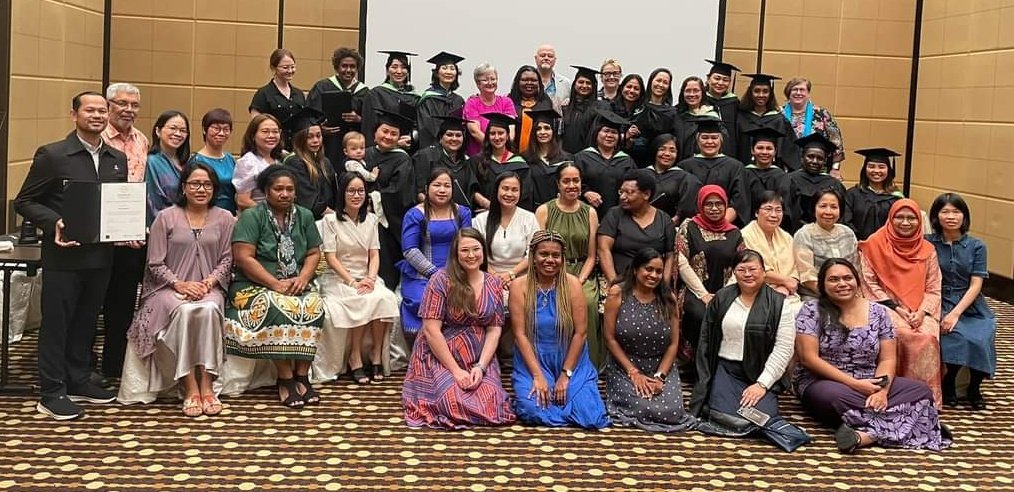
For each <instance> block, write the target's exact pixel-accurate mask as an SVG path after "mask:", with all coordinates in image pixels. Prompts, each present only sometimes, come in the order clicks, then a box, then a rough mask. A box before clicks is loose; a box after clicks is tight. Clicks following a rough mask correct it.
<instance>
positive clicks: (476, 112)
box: [462, 95, 518, 155]
mask: <svg viewBox="0 0 1014 492" xmlns="http://www.w3.org/2000/svg"><path fill="white" fill-rule="evenodd" d="M485 113H503V114H506V115H509V116H514V117H516V116H517V115H518V113H517V110H515V109H514V101H511V99H510V98H509V97H507V96H501V95H497V96H496V99H494V100H493V105H491V106H487V105H486V104H484V103H483V102H482V99H480V98H479V96H478V95H475V96H471V97H469V98H468V100H467V101H465V107H464V109H462V118H464V119H466V120H472V121H477V122H479V129H481V130H482V131H483V132H485V131H486V127H487V126H488V125H489V120H487V119H486V118H483V117H482V115H483V114H485ZM480 150H482V143H481V142H477V141H475V139H468V144H467V145H466V146H465V155H475V154H478V153H479V151H480Z"/></svg>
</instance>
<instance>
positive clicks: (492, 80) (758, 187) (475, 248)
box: [15, 46, 996, 452]
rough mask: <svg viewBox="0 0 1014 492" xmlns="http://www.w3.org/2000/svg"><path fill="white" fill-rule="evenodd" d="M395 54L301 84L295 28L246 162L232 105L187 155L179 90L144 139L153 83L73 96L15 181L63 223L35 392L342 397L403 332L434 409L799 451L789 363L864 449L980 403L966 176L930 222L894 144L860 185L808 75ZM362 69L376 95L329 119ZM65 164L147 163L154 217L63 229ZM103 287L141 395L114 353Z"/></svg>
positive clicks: (798, 382)
mask: <svg viewBox="0 0 1014 492" xmlns="http://www.w3.org/2000/svg"><path fill="white" fill-rule="evenodd" d="M388 54H389V58H388V61H387V64H386V67H385V68H386V70H387V75H388V77H387V79H386V81H385V83H384V84H382V85H380V86H378V87H376V88H372V89H370V88H366V87H365V86H364V85H363V84H361V83H360V82H358V80H357V78H356V77H357V74H358V72H359V67H360V66H361V64H362V58H361V57H360V55H359V54H358V53H356V52H355V50H352V49H348V48H339V49H338V50H336V51H335V53H334V57H333V59H332V62H333V65H334V69H335V75H334V76H333V77H328V78H325V79H322V80H321V81H319V82H318V83H317V84H315V85H314V87H313V89H312V90H311V91H310V93H309V94H308V95H305V96H304V95H303V93H302V91H300V90H299V89H298V88H296V87H294V86H292V85H291V79H292V76H293V74H294V73H295V57H294V56H293V54H292V53H290V52H288V51H286V50H282V49H280V50H276V51H275V52H274V53H273V54H272V55H271V57H270V62H269V64H270V67H271V70H272V71H273V78H272V80H271V81H270V82H269V83H268V84H267V85H266V86H265V87H263V88H261V89H260V90H258V91H257V93H256V94H255V95H254V97H253V100H252V101H251V104H250V108H249V109H250V113H251V115H252V118H251V121H250V123H249V125H248V126H247V128H246V129H245V132H244V134H243V140H242V152H241V157H240V158H239V159H238V160H236V159H234V158H233V156H232V155H231V154H230V153H229V152H227V151H226V150H225V147H226V145H227V143H228V140H229V138H230V136H231V134H232V132H233V120H232V116H231V115H230V114H229V112H228V111H226V110H224V109H220V108H218V109H212V110H210V111H208V112H207V113H206V114H205V115H204V116H203V117H202V119H201V126H200V129H199V130H200V133H201V136H202V141H203V145H202V147H201V148H200V150H198V151H197V152H194V153H192V152H191V147H190V136H191V131H192V130H191V126H190V122H189V119H188V117H187V115H185V114H183V113H182V112H180V111H176V110H169V111H165V112H163V113H162V114H161V115H159V117H158V118H157V119H156V120H155V124H154V127H153V129H152V132H151V139H150V141H149V140H148V138H147V137H146V136H145V135H144V133H142V132H141V131H139V130H137V129H136V128H134V127H133V122H134V120H135V118H136V117H137V114H138V110H139V109H140V101H141V95H140V91H139V90H138V89H137V88H136V87H134V86H131V85H129V84H114V85H112V86H110V87H109V88H108V89H107V91H106V93H105V94H98V93H93V92H84V93H81V94H79V95H77V96H75V98H74V100H73V103H72V112H71V115H72V118H73V120H74V122H75V130H74V132H73V133H71V134H70V135H68V137H67V139H65V140H63V141H61V142H57V143H54V144H50V145H46V146H43V147H40V149H39V151H38V152H37V154H36V157H35V160H34V162H33V164H32V167H31V169H30V171H29V174H28V177H27V178H26V181H25V183H24V185H23V187H22V190H21V192H20V193H19V194H18V197H17V199H16V200H15V207H16V209H17V211H18V213H20V214H21V215H23V216H24V217H25V218H26V219H29V220H31V221H32V222H33V223H35V224H37V225H38V226H39V227H41V228H42V229H43V231H44V232H45V238H46V239H45V241H44V242H43V272H44V273H43V327H42V330H41V332H40V340H39V346H40V350H39V372H40V380H41V389H42V390H41V393H42V395H41V399H40V402H39V404H38V409H39V411H40V412H43V413H46V414H48V415H50V416H52V417H54V418H57V419H69V418H77V417H80V416H81V415H83V409H82V408H81V407H80V406H79V405H77V402H80V401H88V402H109V401H112V400H114V399H115V398H117V397H118V398H119V400H120V401H122V402H125V403H130V402H151V401H154V400H155V399H156V398H158V397H159V396H160V395H165V394H171V393H173V392H178V394H179V395H180V396H181V398H182V400H183V404H182V411H183V413H184V414H186V415H188V416H197V415H215V414H217V413H219V412H221V411H222V404H221V401H219V399H218V396H219V394H220V392H222V391H226V392H228V393H237V392H242V391H244V390H246V389H249V388H253V387H256V386H258V385H260V384H262V382H263V381H264V379H265V378H266V377H267V378H268V379H269V381H271V382H274V384H275V385H276V386H277V389H278V399H279V402H280V403H281V404H282V405H284V406H286V407H289V408H301V407H304V406H307V405H316V404H319V403H320V399H321V397H320V394H319V393H317V392H316V391H315V389H314V386H313V385H314V383H315V382H318V381H322V380H328V379H334V378H336V377H338V376H340V375H344V374H347V375H348V376H349V377H350V378H351V379H352V380H354V381H355V382H357V383H359V384H367V383H370V382H375V381H379V380H382V379H384V378H385V377H386V376H388V375H389V374H390V370H391V367H392V364H397V362H399V361H401V362H403V363H405V364H407V368H408V369H407V373H406V376H405V382H404V389H403V393H402V402H403V405H404V408H405V420H406V422H407V423H408V425H410V426H413V427H419V426H427V427H437V428H460V427H465V426H471V425H502V424H507V423H510V422H514V421H515V420H521V421H523V422H528V423H532V424H536V425H547V426H562V425H572V426H579V427H583V428H602V427H605V426H609V425H612V424H617V425H630V426H636V427H639V428H643V429H645V430H648V431H652V432H675V431H683V430H689V429H699V430H701V431H703V432H707V433H713V434H719V435H746V434H755V433H756V434H762V435H764V436H766V437H767V438H768V439H770V440H771V441H773V442H774V443H776V444H778V445H779V446H781V447H782V448H783V449H788V450H791V449H795V447H798V446H799V445H801V444H804V443H805V442H807V441H808V439H809V436H807V435H806V433H805V432H804V431H802V430H801V429H799V428H798V427H796V426H794V425H793V424H790V423H788V422H787V421H785V420H784V419H781V418H780V417H778V400H777V394H778V393H779V392H782V391H783V390H789V391H792V392H793V393H794V394H795V395H796V396H798V397H799V398H800V400H801V402H802V403H803V406H804V408H806V410H807V411H808V412H810V413H811V414H812V415H813V416H814V417H815V418H816V419H818V420H819V421H821V422H822V423H825V424H827V425H833V426H835V427H836V428H837V431H836V441H837V444H838V447H839V448H840V449H841V450H842V451H846V452H853V451H855V450H856V449H858V448H859V447H862V446H866V445H871V444H879V445H883V446H895V447H907V448H930V449H942V448H944V447H946V446H947V445H948V444H949V442H950V436H949V431H948V429H947V428H946V426H943V425H942V424H941V423H940V421H939V409H940V408H941V406H942V405H947V406H956V405H958V404H959V399H958V395H957V393H956V386H957V383H956V376H957V374H958V373H959V371H960V370H961V369H962V368H964V367H967V368H968V369H969V371H970V378H969V379H970V382H969V384H968V386H967V388H968V389H967V394H966V395H965V396H964V399H965V401H967V404H968V405H970V406H971V407H972V408H974V409H982V408H985V407H986V403H985V400H984V398H983V396H982V392H981V383H982V381H983V380H984V379H985V378H987V377H991V376H992V375H993V374H994V372H995V360H996V355H995V349H994V340H993V338H994V336H995V325H996V321H995V318H994V317H993V315H992V313H991V312H990V311H989V308H988V307H987V306H986V304H985V301H984V299H983V297H982V294H981V289H982V283H983V279H984V278H985V277H986V276H987V275H988V274H987V270H986V251H985V246H984V244H983V243H982V242H981V241H979V240H977V239H975V238H973V237H971V236H969V235H968V234H967V233H968V230H969V224H970V221H971V217H970V212H969V209H968V206H967V204H966V203H965V202H964V200H962V199H961V197H959V196H957V195H955V194H952V193H948V194H944V195H942V196H940V197H939V198H938V199H937V200H936V201H935V202H934V203H933V206H932V207H931V208H930V210H929V214H928V220H929V223H930V225H929V226H927V225H926V224H924V221H925V215H924V214H923V212H922V210H921V209H920V207H919V205H918V204H916V203H915V202H914V201H912V200H909V199H906V198H904V197H902V196H901V194H900V192H899V191H898V189H897V187H896V185H895V183H894V177H895V170H896V166H895V162H894V158H895V157H896V156H897V155H898V154H897V153H895V152H893V151H890V150H889V149H882V148H881V149H865V150H862V151H859V153H860V154H861V155H863V157H864V162H863V165H862V168H861V169H860V170H859V184H857V185H856V186H855V187H853V188H851V189H849V190H848V191H846V190H845V189H844V187H843V186H842V184H841V183H840V181H839V179H837V178H836V177H835V176H832V174H831V173H832V171H835V170H836V169H838V170H840V166H839V164H840V163H841V162H842V161H843V159H844V152H843V147H842V139H841V134H840V132H839V131H838V130H837V126H836V125H835V124H834V120H833V118H832V117H831V115H830V113H829V112H827V110H826V109H823V108H820V107H817V106H815V105H813V103H812V102H810V101H809V97H808V95H809V91H810V83H809V82H808V81H806V80H805V79H793V80H792V81H790V82H789V83H788V84H787V85H786V90H785V94H786V96H787V97H788V99H789V102H788V103H786V105H785V106H783V107H781V108H780V107H779V106H778V105H777V103H776V101H775V94H774V81H775V80H778V77H774V76H771V75H765V74H752V75H751V77H752V82H751V84H750V86H749V88H748V90H747V92H746V94H744V96H743V97H742V98H738V97H736V96H735V95H734V94H733V93H732V92H731V87H730V85H731V78H732V75H733V72H734V71H735V70H737V69H736V68H735V67H733V66H731V65H729V64H726V63H722V62H712V66H713V68H712V71H711V72H710V73H709V74H708V76H707V78H706V80H702V79H701V78H698V77H688V78H687V79H686V80H685V81H684V82H683V84H682V87H681V88H680V93H679V95H678V98H677V101H676V104H675V106H674V105H673V97H672V94H671V88H670V85H671V82H672V74H671V73H670V72H669V71H668V70H666V69H658V70H656V71H654V72H653V73H652V74H651V76H650V77H649V78H648V80H649V82H648V86H647V88H646V86H645V84H644V83H643V82H642V81H641V77H640V76H638V75H634V74H628V75H626V76H625V77H624V76H623V74H622V69H621V68H620V64H619V62H618V61H616V60H606V61H605V62H604V63H603V64H602V67H601V68H600V70H593V69H589V68H587V67H577V74H576V76H575V78H574V80H573V82H571V81H568V80H567V79H565V78H564V77H562V76H560V75H558V74H557V73H556V72H555V70H554V67H555V61H556V57H555V51H553V50H552V47H550V46H540V47H539V49H538V50H537V53H536V57H535V64H536V66H525V67H522V68H521V69H519V70H518V72H517V75H516V76H515V80H514V83H513V87H512V90H511V92H510V94H509V95H506V96H505V95H501V94H498V93H497V87H498V85H497V71H496V69H495V68H493V67H492V66H491V65H489V64H487V63H483V64H480V65H479V66H478V67H476V69H475V71H474V74H475V82H476V86H477V88H478V94H477V95H475V96H471V97H469V98H468V99H467V100H466V99H464V98H462V97H461V96H459V95H458V94H456V92H455V91H456V90H457V89H458V88H459V85H458V78H459V75H460V69H459V68H458V64H459V63H460V62H461V61H462V58H461V57H459V56H456V55H453V54H450V53H445V52H442V53H439V54H437V55H436V56H434V57H433V58H431V59H430V62H431V63H433V64H434V69H433V78H432V85H431V87H430V88H429V89H428V90H427V91H425V92H424V93H422V94H421V95H417V94H415V92H414V91H413V89H412V86H411V83H410V80H408V74H409V73H410V69H409V61H410V57H411V56H412V55H411V54H409V53H405V52H396V51H392V52H389V53H388ZM598 76H601V81H602V88H601V90H600V89H599V87H598V85H599V84H598V82H599V79H598ZM336 91H337V92H350V93H351V100H352V101H353V104H352V109H351V112H349V113H345V114H342V115H340V118H338V119H339V121H332V120H330V119H328V118H327V117H326V116H325V114H324V113H323V112H322V110H323V106H322V100H323V99H325V98H328V97H331V95H328V93H333V92H336ZM459 103H460V104H459ZM194 131H197V129H194ZM628 152H629V153H628ZM339 162H340V163H343V164H342V165H337V163H339ZM93 171H94V172H93ZM71 179H73V180H85V181H134V182H141V181H143V182H145V183H146V186H147V190H148V193H147V221H148V225H149V234H148V239H147V241H146V242H144V243H141V242H132V243H124V244H117V245H112V244H104V243H99V244H78V243H76V242H73V241H67V240H65V238H64V235H63V231H64V226H65V225H64V224H63V222H62V219H61V216H62V209H63V207H64V202H63V200H64V197H63V183H64V182H66V181H67V180H71ZM924 233H926V235H925V236H924ZM142 281H143V282H142ZM139 282H140V283H141V284H142V289H141V297H140V302H139V306H138V308H137V310H136V312H134V311H133V309H132V307H133V305H134V301H135V300H136V299H135V297H133V296H135V295H136V287H137V284H138V283H139ZM131 288H132V289H133V290H131ZM128 291H130V292H128ZM395 292H399V293H400V295H399V294H396V293H395ZM399 298H400V299H399ZM128 305H129V306H128ZM103 307H104V309H105V310H106V311H107V314H106V316H105V326H106V333H105V344H106V345H105V349H104V350H103V354H102V356H101V358H100V360H101V371H102V373H103V374H104V375H105V376H107V377H120V378H121V379H120V387H119V393H118V394H116V393H113V392H110V391H108V390H106V389H104V388H103V387H101V385H99V384H96V381H95V378H93V377H91V375H90V373H91V372H92V368H93V367H94V366H95V363H94V359H95V357H94V356H93V355H92V354H91V352H90V349H91V344H92V342H93V340H94V332H95V318H96V316H97V314H98V312H99V310H100V309H101V308H103ZM113 308H115V313H108V311H110V309H113ZM395 327H400V330H397V329H395ZM501 362H503V363H504V367H509V368H510V370H511V379H512V382H513V388H514V392H515V394H514V395H513V396H511V395H508V393H507V392H506V391H505V390H504V387H503V385H502V380H501V372H500V367H501V365H500V364H501ZM600 373H601V377H602V378H603V380H604V382H605V395H604V397H603V395H602V394H600V392H599V389H598V379H599V376H600ZM681 374H682V375H681ZM265 375H268V376H265ZM311 378H312V379H311ZM681 379H682V380H683V381H685V382H687V383H689V384H693V393H692V397H691V401H690V402H689V405H684V402H683V396H682V392H681Z"/></svg>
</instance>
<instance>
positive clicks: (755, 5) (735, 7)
mask: <svg viewBox="0 0 1014 492" xmlns="http://www.w3.org/2000/svg"><path fill="white" fill-rule="evenodd" d="M760 5H761V0H728V1H727V2H726V4H725V11H726V13H740V14H758V13H760Z"/></svg>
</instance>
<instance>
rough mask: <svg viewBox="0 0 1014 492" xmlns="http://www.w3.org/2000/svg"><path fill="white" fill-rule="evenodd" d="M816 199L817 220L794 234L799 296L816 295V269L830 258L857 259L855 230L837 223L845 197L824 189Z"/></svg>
mask: <svg viewBox="0 0 1014 492" xmlns="http://www.w3.org/2000/svg"><path fill="white" fill-rule="evenodd" d="M813 201H814V206H813V209H814V214H813V215H814V217H815V219H816V220H815V222H814V223H812V224H806V225H804V226H803V227H802V228H800V229H799V230H798V231H796V235H795V236H793V237H792V254H794V255H795V256H796V271H797V273H798V276H797V277H796V278H798V279H799V284H800V285H799V295H800V296H802V297H803V299H807V298H810V299H813V298H815V297H817V271H818V270H819V269H820V266H821V265H823V264H824V262H825V261H827V260H828V259H829V258H845V259H846V260H849V261H852V262H854V261H855V260H856V247H857V244H856V233H855V232H852V229H849V228H848V226H846V225H843V224H839V223H838V218H839V217H841V210H842V206H843V205H844V198H842V196H841V195H840V194H838V192H837V191H834V190H824V191H821V192H819V193H818V194H817V195H816V196H814V197H813ZM783 213H784V212H783Z"/></svg>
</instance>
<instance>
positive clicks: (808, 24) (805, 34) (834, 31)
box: [765, 17, 841, 53]
mask: <svg viewBox="0 0 1014 492" xmlns="http://www.w3.org/2000/svg"><path fill="white" fill-rule="evenodd" d="M802 24H803V30H802V38H801V42H800V45H799V47H798V49H800V50H803V51H807V52H809V53H834V52H836V51H837V50H838V45H839V41H840V39H839V35H840V31H841V20H840V19H837V18H829V17H805V18H803V19H802ZM765 29H766V27H765Z"/></svg>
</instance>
